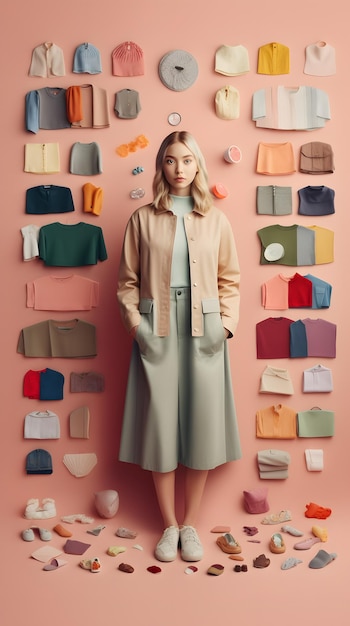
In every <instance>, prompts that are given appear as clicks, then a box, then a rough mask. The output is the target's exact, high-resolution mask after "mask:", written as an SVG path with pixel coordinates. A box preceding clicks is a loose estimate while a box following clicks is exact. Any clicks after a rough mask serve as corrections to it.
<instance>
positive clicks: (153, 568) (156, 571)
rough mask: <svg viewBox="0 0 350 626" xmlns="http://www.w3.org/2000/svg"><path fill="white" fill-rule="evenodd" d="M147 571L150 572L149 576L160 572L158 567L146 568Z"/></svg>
mask: <svg viewBox="0 0 350 626" xmlns="http://www.w3.org/2000/svg"><path fill="white" fill-rule="evenodd" d="M147 571H148V572H151V574H159V572H161V571H162V570H161V569H160V567H158V565H150V566H149V567H147Z"/></svg>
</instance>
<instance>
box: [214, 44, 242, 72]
mask: <svg viewBox="0 0 350 626" xmlns="http://www.w3.org/2000/svg"><path fill="white" fill-rule="evenodd" d="M249 70H250V66H249V57H248V50H247V49H246V48H245V47H244V46H241V45H239V46H226V45H223V46H220V48H218V49H217V51H216V53H215V72H218V73H219V74H224V75H225V76H239V75H240V74H246V73H247V72H249Z"/></svg>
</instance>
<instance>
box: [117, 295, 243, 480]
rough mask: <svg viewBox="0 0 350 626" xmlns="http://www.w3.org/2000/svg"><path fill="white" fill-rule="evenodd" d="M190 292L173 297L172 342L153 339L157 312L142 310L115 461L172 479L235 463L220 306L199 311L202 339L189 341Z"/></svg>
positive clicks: (147, 303) (150, 305) (148, 304)
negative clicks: (176, 473) (174, 474)
mask: <svg viewBox="0 0 350 626" xmlns="http://www.w3.org/2000/svg"><path fill="white" fill-rule="evenodd" d="M190 309H191V298H190V289H189V288H184V289H183V288H179V289H175V288H172V289H171V299H170V335H169V336H168V337H158V336H156V335H155V334H154V332H153V328H156V315H157V311H156V307H155V303H154V302H153V301H152V300H149V299H146V300H142V301H141V302H140V312H141V324H140V326H139V328H138V330H137V334H136V338H135V341H134V342H133V347H132V354H131V361H130V369H129V377H128V384H127V390H126V399H125V407H124V417H123V426H122V434H121V443H120V452H119V459H120V460H121V461H126V462H129V463H136V464H138V465H140V466H141V467H143V468H144V469H147V470H152V471H156V472H170V471H172V470H174V469H175V468H176V467H177V466H178V464H179V463H180V464H182V465H184V466H186V467H190V468H193V469H197V470H200V469H212V468H214V467H217V466H218V465H221V464H223V463H227V462H228V461H233V460H235V459H239V458H240V457H241V447H240V440H239V432H238V425H237V416H236V410H235V404H234V398H233V392H232V383H231V374H230V363H229V357H228V351H227V341H226V339H225V332H224V329H223V325H222V321H221V317H220V310H219V302H218V300H217V299H216V298H213V299H207V300H205V301H203V303H202V311H203V317H204V336H203V337H192V336H191V328H190Z"/></svg>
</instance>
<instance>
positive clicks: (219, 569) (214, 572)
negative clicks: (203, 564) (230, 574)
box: [207, 563, 224, 576]
mask: <svg viewBox="0 0 350 626" xmlns="http://www.w3.org/2000/svg"><path fill="white" fill-rule="evenodd" d="M223 572H224V566H223V565H220V564H219V563H215V564H214V565H211V566H210V567H209V569H208V570H207V574H209V575H210V576H220V574H223Z"/></svg>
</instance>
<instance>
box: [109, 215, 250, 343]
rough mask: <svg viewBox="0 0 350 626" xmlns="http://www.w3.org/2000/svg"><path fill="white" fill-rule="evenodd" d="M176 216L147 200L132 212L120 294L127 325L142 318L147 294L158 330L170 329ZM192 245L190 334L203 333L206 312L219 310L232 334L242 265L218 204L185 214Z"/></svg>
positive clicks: (190, 254) (189, 246) (121, 263)
mask: <svg viewBox="0 0 350 626" xmlns="http://www.w3.org/2000/svg"><path fill="white" fill-rule="evenodd" d="M176 220H177V218H176V216H175V215H174V214H173V213H172V211H169V210H162V209H156V208H154V207H153V206H152V205H150V204H149V205H145V206H143V207H141V208H139V209H137V210H136V211H135V212H134V213H133V215H132V216H131V217H130V219H129V222H128V224H127V227H126V231H125V237H124V244H123V250H122V255H121V261H120V268H119V281H118V290H117V298H118V302H119V306H120V311H121V315H122V319H123V322H124V324H125V326H126V328H127V330H128V332H130V331H131V329H132V328H133V327H134V326H138V325H139V324H140V319H141V315H140V301H141V300H142V301H144V300H143V299H148V301H149V302H150V305H151V306H152V307H154V311H155V316H156V320H157V322H156V329H155V332H156V333H157V334H158V335H159V336H160V337H164V336H167V335H169V308H170V298H169V287H170V276H171V262H172V251H173V244H174V238H175V229H176ZM185 231H186V237H187V243H188V251H189V263H190V278H191V304H192V320H191V324H192V336H197V337H199V336H202V335H203V317H202V314H203V313H205V312H209V311H213V310H220V313H221V317H222V323H223V326H224V327H225V328H226V329H227V330H228V331H229V332H230V336H232V335H233V334H234V332H235V330H236V327H237V323H238V315H239V281H240V270H239V264H238V258H237V252H236V246H235V242H234V238H233V234H232V229H231V226H230V223H229V221H228V219H227V218H226V216H225V215H224V213H222V212H221V211H219V209H217V208H216V207H214V206H213V207H212V208H211V209H210V210H209V211H208V212H206V213H201V212H199V211H198V210H195V209H194V210H193V211H192V213H190V214H188V215H186V216H185Z"/></svg>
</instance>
